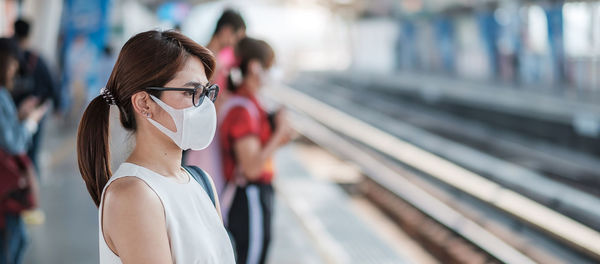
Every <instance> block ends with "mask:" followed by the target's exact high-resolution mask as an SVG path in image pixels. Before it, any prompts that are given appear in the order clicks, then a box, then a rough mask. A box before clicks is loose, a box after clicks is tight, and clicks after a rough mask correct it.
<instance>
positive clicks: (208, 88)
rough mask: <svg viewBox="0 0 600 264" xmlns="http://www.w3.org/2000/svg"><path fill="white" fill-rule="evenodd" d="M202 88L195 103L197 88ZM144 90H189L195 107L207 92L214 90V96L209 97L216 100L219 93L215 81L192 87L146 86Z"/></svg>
mask: <svg viewBox="0 0 600 264" xmlns="http://www.w3.org/2000/svg"><path fill="white" fill-rule="evenodd" d="M200 88H202V90H203V91H202V94H200V98H199V101H200V102H197V103H198V104H196V93H197V92H198V89H200ZM146 90H152V91H191V92H192V104H193V105H194V106H195V107H198V106H200V105H202V102H204V97H208V95H209V93H210V92H212V91H215V98H212V99H210V98H209V99H210V100H211V101H213V102H214V101H215V100H217V96H218V95H219V86H218V85H217V84H216V83H212V84H210V83H209V84H207V85H198V86H196V87H194V88H177V87H154V86H151V87H146Z"/></svg>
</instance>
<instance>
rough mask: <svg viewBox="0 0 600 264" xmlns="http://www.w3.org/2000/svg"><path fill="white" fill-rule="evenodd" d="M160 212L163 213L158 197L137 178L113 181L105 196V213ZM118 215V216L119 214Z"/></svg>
mask: <svg viewBox="0 0 600 264" xmlns="http://www.w3.org/2000/svg"><path fill="white" fill-rule="evenodd" d="M145 210H151V211H155V210H158V211H159V212H162V211H163V208H162V203H161V201H160V198H159V197H158V195H157V194H156V193H155V192H154V190H152V188H150V186H148V185H147V184H146V182H144V181H143V180H142V179H140V178H137V177H123V178H120V179H117V180H115V181H113V182H112V183H111V184H110V185H109V186H108V188H106V193H105V194H104V212H105V214H106V215H109V214H110V215H113V214H111V213H121V212H124V213H126V212H129V213H134V212H136V211H142V212H143V211H145ZM117 215H118V214H117Z"/></svg>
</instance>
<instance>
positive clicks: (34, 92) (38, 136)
mask: <svg viewBox="0 0 600 264" xmlns="http://www.w3.org/2000/svg"><path fill="white" fill-rule="evenodd" d="M30 28H31V26H30V23H29V22H28V21H26V20H24V19H18V20H17V21H15V23H14V32H15V34H14V38H15V40H16V41H17V42H18V44H19V48H20V51H21V52H20V53H21V56H20V60H19V61H20V62H19V71H18V78H17V82H16V83H15V89H13V91H12V94H13V98H14V100H15V104H16V105H17V107H18V106H20V105H21V104H22V103H23V102H24V100H25V99H26V98H29V97H36V98H37V99H38V101H39V102H40V103H42V102H45V101H46V100H51V101H52V105H53V108H54V112H56V113H58V112H60V105H61V102H60V97H61V95H60V90H59V88H60V86H58V85H56V83H55V80H54V78H53V76H52V73H51V71H50V70H49V69H48V66H47V64H46V62H45V61H44V59H43V58H42V57H41V56H40V55H39V54H37V53H36V52H35V51H33V50H31V49H29V32H30ZM45 123H46V122H45V118H42V121H41V122H40V123H39V125H38V129H37V132H36V133H35V134H34V135H33V139H32V143H31V144H30V145H29V148H28V150H27V155H28V156H29V158H30V159H31V160H32V161H33V164H34V166H35V168H36V171H37V172H38V175H39V172H40V167H39V162H38V155H39V154H38V153H39V150H40V146H41V145H42V135H43V130H44V124H45Z"/></svg>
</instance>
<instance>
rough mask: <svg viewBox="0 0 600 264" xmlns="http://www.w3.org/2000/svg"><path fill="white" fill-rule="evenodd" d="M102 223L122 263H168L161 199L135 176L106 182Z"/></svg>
mask: <svg viewBox="0 0 600 264" xmlns="http://www.w3.org/2000/svg"><path fill="white" fill-rule="evenodd" d="M102 226H103V231H104V237H105V239H106V241H107V243H108V245H109V247H110V248H111V249H112V250H113V251H114V252H115V253H116V254H117V255H118V256H119V257H120V258H121V260H122V261H123V263H125V262H132V263H168V262H169V261H170V259H171V253H170V248H169V241H168V237H167V229H166V222H165V213H164V208H163V205H162V202H161V200H160V198H159V197H158V195H157V194H156V193H155V192H154V190H152V188H150V186H148V185H147V184H146V183H145V182H144V181H143V180H141V179H139V178H137V177H123V178H120V179H117V180H115V181H113V182H112V183H111V184H110V186H108V188H107V189H106V193H105V194H104V208H103V213H102ZM149 248H152V249H153V250H151V251H149V250H148V249H149Z"/></svg>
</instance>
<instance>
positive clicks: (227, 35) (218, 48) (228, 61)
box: [184, 9, 246, 193]
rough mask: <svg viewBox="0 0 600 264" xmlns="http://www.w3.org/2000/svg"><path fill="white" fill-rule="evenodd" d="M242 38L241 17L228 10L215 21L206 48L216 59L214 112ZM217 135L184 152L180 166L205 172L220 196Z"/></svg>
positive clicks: (243, 25) (221, 99)
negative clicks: (206, 143)
mask: <svg viewBox="0 0 600 264" xmlns="http://www.w3.org/2000/svg"><path fill="white" fill-rule="evenodd" d="M245 35H246V22H244V18H242V16H241V15H240V14H239V13H238V12H236V11H234V10H231V9H226V10H225V11H223V14H222V15H221V17H220V18H219V20H218V21H217V25H216V27H215V31H214V33H213V36H212V38H211V40H210V42H209V43H208V45H206V47H207V48H208V49H209V50H210V51H212V53H213V54H215V56H216V57H217V62H216V63H217V64H216V70H215V75H214V77H213V80H214V83H216V84H217V85H219V87H220V88H221V89H220V92H219V97H218V98H217V101H215V107H216V109H217V113H218V112H219V108H220V106H221V105H222V104H223V102H224V101H225V100H226V98H227V94H228V93H227V89H226V87H227V76H228V75H229V70H230V69H231V67H233V65H234V64H235V56H234V54H233V46H235V45H236V44H237V42H238V41H239V40H240V39H241V38H243V37H244V36H245ZM218 141H219V139H218V135H216V136H215V140H213V142H212V143H211V144H210V145H209V146H208V148H206V149H204V150H201V151H186V152H185V153H184V163H185V164H189V165H196V166H199V167H201V168H203V169H204V170H206V171H207V172H208V174H209V175H210V176H211V177H212V179H213V181H214V183H215V186H216V188H217V192H218V193H221V191H222V190H223V188H224V185H225V180H224V176H223V170H222V168H221V163H222V161H221V152H220V148H219V144H218Z"/></svg>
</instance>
